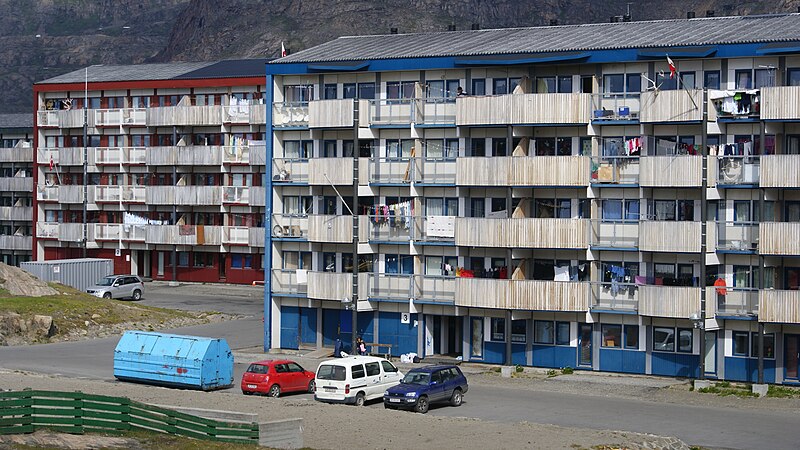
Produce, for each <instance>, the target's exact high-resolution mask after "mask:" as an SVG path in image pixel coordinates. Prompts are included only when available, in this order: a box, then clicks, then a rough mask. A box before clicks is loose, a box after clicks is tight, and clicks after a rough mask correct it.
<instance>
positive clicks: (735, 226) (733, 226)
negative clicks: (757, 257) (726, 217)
mask: <svg viewBox="0 0 800 450" xmlns="http://www.w3.org/2000/svg"><path fill="white" fill-rule="evenodd" d="M716 227H717V240H716V247H717V251H720V252H728V253H755V252H756V251H757V250H758V242H759V240H758V228H759V226H758V223H756V222H717V223H716Z"/></svg>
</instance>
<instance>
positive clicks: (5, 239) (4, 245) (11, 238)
mask: <svg viewBox="0 0 800 450" xmlns="http://www.w3.org/2000/svg"><path fill="white" fill-rule="evenodd" d="M32 245H33V241H32V239H31V237H30V236H17V235H2V236H0V250H23V251H24V250H28V251H30V250H31V249H32V248H33V247H32Z"/></svg>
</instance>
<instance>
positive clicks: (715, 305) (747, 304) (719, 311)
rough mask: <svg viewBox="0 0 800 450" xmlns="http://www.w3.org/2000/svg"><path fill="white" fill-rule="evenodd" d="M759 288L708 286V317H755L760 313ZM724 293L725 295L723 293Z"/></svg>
mask: <svg viewBox="0 0 800 450" xmlns="http://www.w3.org/2000/svg"><path fill="white" fill-rule="evenodd" d="M758 291H759V290H758V289H754V288H733V287H726V288H724V289H718V288H714V287H708V288H706V317H714V316H716V317H719V316H723V317H748V318H749V317H753V316H757V315H758V306H759V305H758ZM723 293H724V295H723Z"/></svg>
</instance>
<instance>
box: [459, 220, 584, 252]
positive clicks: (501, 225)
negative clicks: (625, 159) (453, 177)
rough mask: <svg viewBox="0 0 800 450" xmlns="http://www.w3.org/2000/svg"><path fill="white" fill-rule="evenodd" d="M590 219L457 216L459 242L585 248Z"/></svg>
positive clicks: (466, 245)
mask: <svg viewBox="0 0 800 450" xmlns="http://www.w3.org/2000/svg"><path fill="white" fill-rule="evenodd" d="M588 240H589V219H536V218H531V219H486V218H475V217H458V218H456V227H455V241H456V245H458V246H464V247H495V248H498V247H499V248H559V249H585V248H587V247H588V244H589V243H588Z"/></svg>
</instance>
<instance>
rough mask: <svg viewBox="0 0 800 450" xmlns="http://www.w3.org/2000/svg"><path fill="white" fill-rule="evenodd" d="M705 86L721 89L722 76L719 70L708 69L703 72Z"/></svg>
mask: <svg viewBox="0 0 800 450" xmlns="http://www.w3.org/2000/svg"><path fill="white" fill-rule="evenodd" d="M703 86H705V87H706V88H708V89H719V87H720V76H719V70H706V71H705V72H704V73H703Z"/></svg>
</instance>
